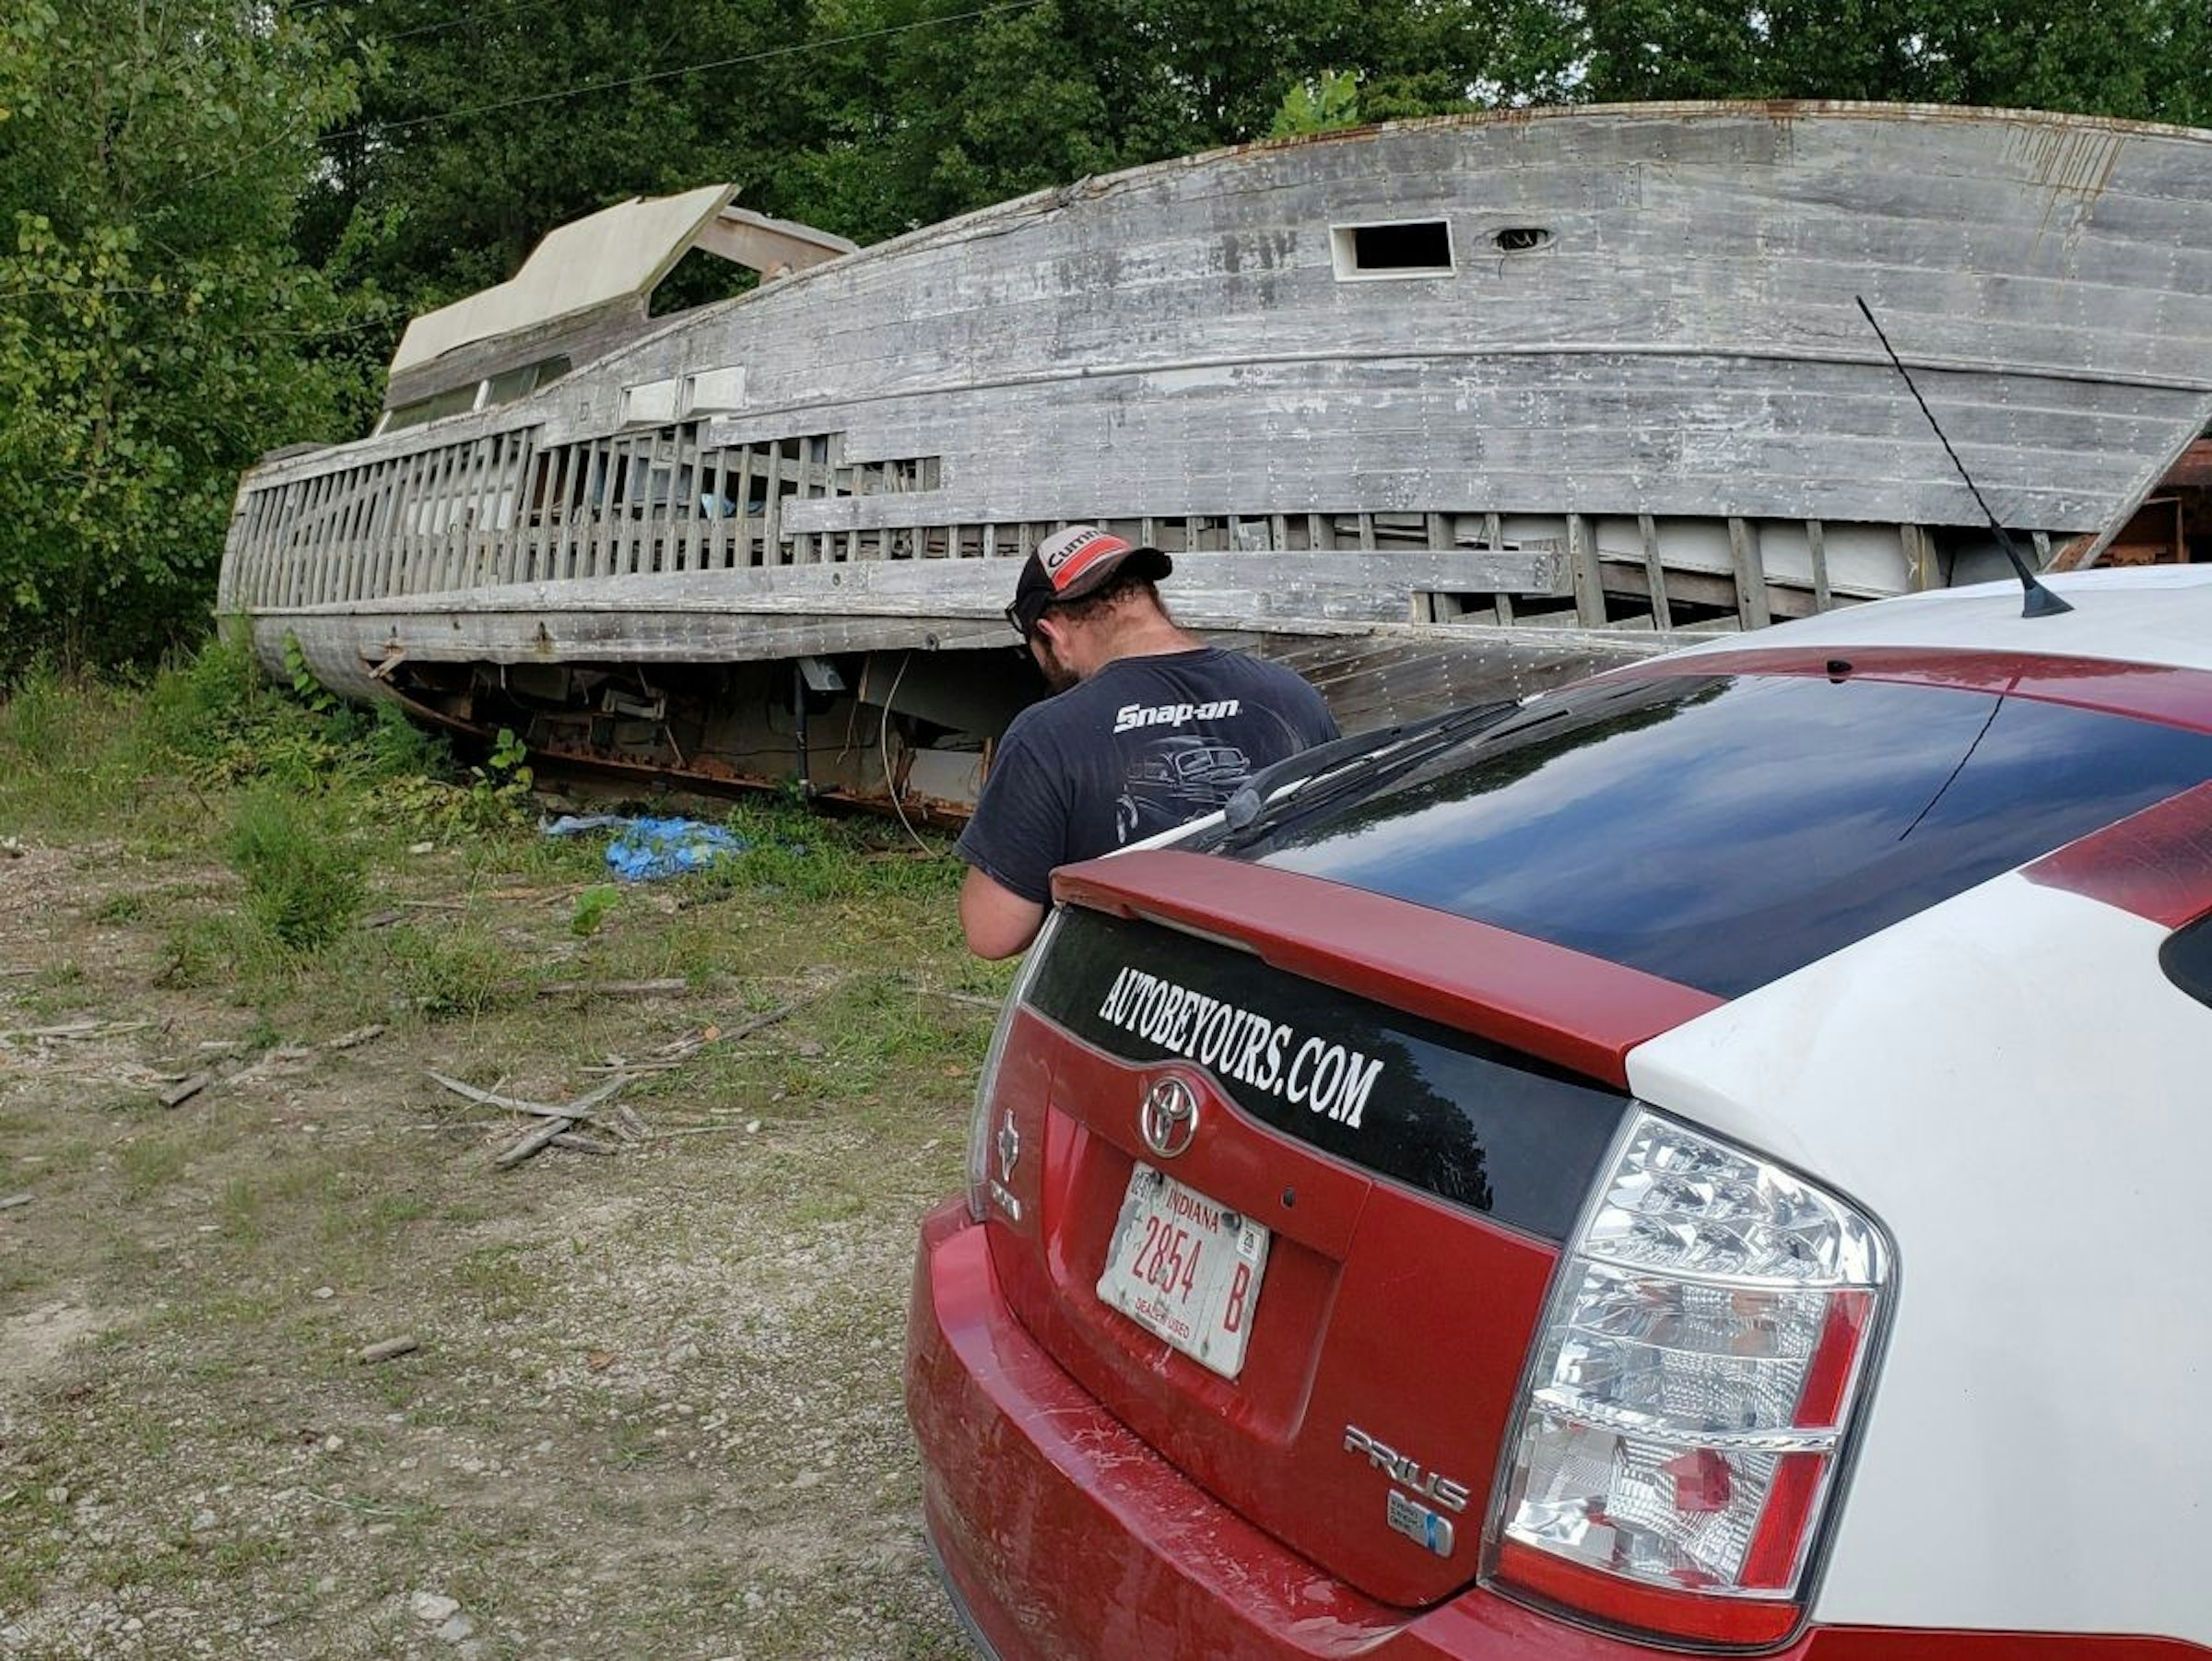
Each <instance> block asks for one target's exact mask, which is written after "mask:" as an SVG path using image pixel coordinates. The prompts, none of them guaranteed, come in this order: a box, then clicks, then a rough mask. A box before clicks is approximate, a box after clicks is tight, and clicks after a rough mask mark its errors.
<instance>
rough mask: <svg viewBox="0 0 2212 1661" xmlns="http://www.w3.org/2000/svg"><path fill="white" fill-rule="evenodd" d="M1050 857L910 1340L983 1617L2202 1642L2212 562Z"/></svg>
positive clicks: (1654, 1636)
mask: <svg viewBox="0 0 2212 1661" xmlns="http://www.w3.org/2000/svg"><path fill="white" fill-rule="evenodd" d="M2059 585H2060V586H2064V587H2065V591H2066V592H2067V594H2068V595H2071V596H2072V597H2073V599H2074V601H2075V610H2074V611H2073V612H2072V613H2070V614H2067V615H2065V616H2063V617H2059V618H2050V619H2044V620H2034V619H2023V618H2021V617H2020V615H2019V612H2020V605H2019V594H2018V589H2017V588H2011V587H2009V586H2007V587H2006V588H2003V589H1992V590H1987V591H1977V590H1957V591H1950V592H1947V593H1945V594H1941V595H1927V596H1922V597H1918V598H1915V599H1913V600H1910V601H1900V602H1889V603H1884V604H1882V605H1877V606H1870V607H1859V608H1856V609H1853V610H1852V611H1849V612H1845V613H1836V614H1830V615H1829V616H1827V617H1824V618H1818V619H1812V620H1809V621H1808V622H1806V623H1803V624H1794V625H1788V626H1784V627H1783V628H1780V629H1776V630H1770V631H1762V632H1761V633H1760V634H1759V635H1758V636H1756V637H1751V638H1747V639H1739V640H1736V641H1734V642H1717V643H1716V644H1715V645H1714V646H1713V647H1712V648H1710V649H1708V648H1703V647H1700V648H1698V649H1696V650H1693V651H1692V652H1689V653H1687V654H1675V655H1673V656H1670V657H1667V658H1663V659H1659V660H1656V661H1655V662H1653V663H1651V664H1647V665H1643V666H1637V667H1636V668H1633V669H1630V670H1627V671H1617V672H1615V673H1613V674H1611V675H1607V676H1603V677H1598V678H1597V679H1595V680H1592V681H1588V682H1585V683H1583V684H1582V685H1580V686H1577V687H1573V688H1570V689H1565V690H1563V691H1560V692H1557V693H1552V694H1547V695H1546V696H1545V697H1543V698H1540V699H1535V700H1532V701H1526V702H1524V703H1521V704H1518V705H1509V706H1501V707H1499V708H1494V709H1488V710H1477V711H1469V712H1462V713H1459V714H1457V715H1455V716H1453V717H1450V718H1446V719H1443V720H1441V721H1440V722H1437V723H1433V724H1426V725H1423V726H1419V727H1415V728H1408V729H1402V730H1400V731H1398V732H1397V733H1396V734H1395V735H1394V736H1391V737H1390V738H1389V739H1387V740H1386V741H1383V742H1380V743H1376V744H1373V745H1371V747H1370V748H1365V749H1362V748H1361V747H1360V746H1359V743H1357V742H1356V741H1347V742H1346V743H1344V744H1343V745H1341V746H1338V747H1327V748H1324V751H1321V752H1314V753H1312V755H1310V756H1309V757H1308V758H1306V759H1305V760H1303V761H1302V762H1300V761H1297V760H1294V761H1293V762H1292V763H1288V764H1286V767H1285V769H1281V770H1271V772H1273V773H1274V774H1275V776H1274V777H1272V778H1263V780H1261V781H1259V783H1261V784H1262V785H1264V786H1265V788H1263V789H1259V790H1254V791H1252V792H1249V793H1247V794H1245V795H1241V796H1240V797H1239V798H1238V799H1236V800H1233V801H1232V802H1231V803H1230V808H1229V811H1228V812H1227V813H1226V814H1225V815H1221V816H1217V817H1216V818H1215V819H1213V820H1211V821H1208V822H1207V823H1206V824H1203V825H1201V826H1198V827H1195V828H1194V829H1193V830H1192V831H1190V832H1189V833H1188V834H1187V835H1186V836H1185V837H1184V838H1182V840H1181V841H1180V842H1178V843H1177V844H1176V845H1174V846H1171V847H1158V848H1151V849H1147V850H1142V851H1133V852H1130V853H1128V854H1121V855H1116V856H1113V857H1110V858H1107V859H1103V860H1099V861H1095V862H1093V863H1091V864H1089V865H1086V866H1076V867H1071V868H1069V869H1067V870H1065V871H1063V872H1062V873H1060V875H1059V878H1058V881H1057V888H1056V897H1057V900H1058V901H1059V903H1058V905H1057V907H1056V909H1055V911H1054V913H1053V916H1052V918H1051V919H1050V920H1049V922H1048V924H1047V926H1046V932H1045V933H1044V934H1043V935H1042V936H1041V937H1040V939H1039V940H1038V942H1037V944H1036V945H1035V946H1034V947H1033V948H1031V950H1030V954H1029V957H1028V959H1027V960H1026V961H1025V963H1024V965H1023V969H1022V972H1021V975H1020V979H1019V982H1018V985H1017V986H1016V988H1015V990H1014V993H1013V995H1012V996H1011V998H1010V999H1009V1000H1008V1003H1007V1005H1006V1011H1005V1014H1004V1015H1003V1016H1002V1018H1001V1019H1000V1022H999V1026H998V1029H997V1031H996V1033H995V1034H994V1038H993V1041H992V1044H991V1049H990V1052H989V1054H988V1057H987V1059H986V1062H985V1065H984V1067H983V1073H982V1080H981V1085H980V1089H979V1091H978V1096H977V1104H976V1116H975V1121H974V1125H973V1127H972V1130H971V1141H970V1191H969V1193H968V1194H966V1195H965V1196H960V1197H959V1198H958V1199H956V1200H954V1201H952V1202H950V1203H948V1204H947V1205H946V1206H944V1207H940V1208H939V1209H938V1210H936V1211H935V1212H934V1213H933V1214H932V1215H931V1216H930V1217H929V1218H928V1219H927V1220H926V1221H925V1223H924V1228H923V1234H922V1249H921V1253H920V1258H919V1262H918V1264H917V1266H916V1271H915V1278H914V1288H913V1300H912V1310H911V1315H910V1326H909V1335H908V1352H907V1378H906V1394H907V1406H908V1412H909V1416H910V1418H911V1420H912V1424H913V1428H914V1431H915V1435H916V1438H917V1440H918V1442H919V1443H920V1446H921V1451H922V1457H923V1467H924V1510H925V1523H926V1526H927V1530H928V1534H929V1538H930V1541H931V1543H932V1546H933V1548H934V1549H935V1552H936V1554H937V1557H938V1560H939V1562H940V1564H941V1566H942V1570H943V1573H944V1578H945V1582H946V1584H947V1589H948V1591H949V1593H950V1595H951V1596H952V1598H953V1599H954V1601H955V1603H956V1604H957V1605H958V1606H959V1608H960V1610H961V1612H962V1614H963V1616H964V1617H965V1619H966V1620H967V1621H968V1623H969V1626H970V1630H971V1633H972V1635H973V1636H974V1637H975V1639H976V1640H977V1642H978V1643H979V1645H980V1646H981V1647H982V1649H983V1650H984V1651H985V1653H987V1654H992V1655H997V1656H1001V1657H1004V1658H1006V1661H1017V1658H1026V1657H1055V1658H1056V1657H1062V1656H1078V1655H1084V1656H1162V1657H1165V1656H1183V1655H1200V1656H1246V1655H1251V1656H1262V1655H1347V1656H1348V1655H1378V1656H1419V1655H1440V1656H1441V1655H1453V1656H1461V1657H1474V1658H1477V1661H1484V1658H1499V1661H1503V1658H1508V1657H1510V1658H1512V1661H1535V1658H1538V1657H1549V1658H1557V1661H1629V1658H1630V1657H1648V1656H1651V1655H1660V1654H1667V1653H1677V1654H1678V1653H1680V1652H1683V1651H1690V1652H1695V1653H1705V1654H1711V1653H1715V1652H1735V1653H1754V1654H1758V1653H1767V1654H1772V1653H1785V1654H1787V1655H1790V1656H1792V1657H1802V1658H1805V1661H1876V1658H1877V1657H1878V1658H1880V1661H2000V1658H2003V1661H2015V1658H2027V1661H2062V1658H2063V1661H2181V1658H2182V1657H2184V1656H2191V1655H2196V1656H2203V1655H2212V1648H2207V1647H2206V1646H2207V1645H2212V1590H2207V1586H2208V1585H2212V1582H2208V1581H2207V1579H2206V1576H2205V1574H2204V1573H2203V1571H2202V1569H2201V1566H2200V1565H2201V1560H2202V1556H2203V1553H2204V1550H2205V1549H2206V1547H2207V1546H2212V1521H2208V1515H2212V1514H2208V1513H2207V1511H2206V1505H2207V1503H2208V1500H2207V1496H2208V1495H2212V1432H2208V1431H2207V1430H2206V1417H2205V1414H2204V1411H2203V1401H2204V1398H2205V1393H2206V1390H2207V1388H2212V1321H2207V1320H2206V1315H2205V1309H2206V1302H2205V1299H2206V1292H2205V1281H2204V1277H2203V1267H2202V1266H2203V1264H2204V1263H2205V1262H2206V1259H2207V1256H2212V1220H2208V1219H2212V1212H2207V1209H2206V1204H2205V1201H2204V1197H2203V1196H2204V1188H2205V1183H2206V1171H2207V1169H2208V1168H2212V1112H2207V1111H2206V1103H2205V1101H2204V1099H2203V1090H2204V1080H2205V1079H2206V1078H2212V1009H2208V1008H2207V1005H2212V855H2208V854H2207V853H2206V850H2207V849H2208V848H2212V571H2205V570H2203V569H2202V568H2195V569H2192V570H2191V571H2187V572H2174V573H2166V574H2160V575H2157V576H2151V575H2137V576H2122V575H2118V574H2115V575H2113V576H2112V577H2109V578H2098V579H2081V580H2077V581H2074V582H2072V583H2061V584H2059Z"/></svg>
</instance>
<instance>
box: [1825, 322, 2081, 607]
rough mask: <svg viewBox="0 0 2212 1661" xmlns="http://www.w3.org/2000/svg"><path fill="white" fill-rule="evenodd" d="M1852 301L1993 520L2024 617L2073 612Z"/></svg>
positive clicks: (1891, 350)
mask: <svg viewBox="0 0 2212 1661" xmlns="http://www.w3.org/2000/svg"><path fill="white" fill-rule="evenodd" d="M1852 298H1853V300H1857V301H1858V302H1859V311H1860V313H1861V314H1862V315H1863V316H1865V319H1866V321H1867V323H1868V324H1871V325H1872V326H1873V329H1874V337H1875V338H1876V339H1877V340H1878V341H1880V342H1881V343H1882V350H1884V351H1885V352H1887V353H1888V354H1889V361H1890V362H1891V363H1893V364H1895V365H1896V366H1897V372H1898V373H1899V374H1900V375H1902V376H1904V382H1905V390H1906V391H1907V392H1909V393H1911V394H1912V402H1914V403H1915V404H1917V405H1919V406H1920V413H1921V414H1922V415H1924V416H1926V417H1927V418H1928V425H1929V426H1930V427H1931V428H1934V429H1935V439H1936V442H1938V443H1940V444H1941V445H1942V446H1943V453H1944V454H1946V455H1947V456H1949V457H1950V458H1951V465H1952V466H1954V467H1956V468H1958V469H1959V477H1960V478H1962V479H1964V480H1965V481H1966V488H1967V489H1970V490H1971V491H1972V492H1973V493H1974V501H1975V502H1976V503H1977V504H1979V505H1980V507H1981V509H1982V512H1983V517H1984V518H1986V519H1987V520H1988V521H1989V528H1990V529H1991V530H1993V531H1994V532H1996V534H1997V546H1998V547H1999V548H2003V549H2004V550H2005V557H2006V559H2007V560H2011V561H2012V569H2013V573H2014V574H2015V575H2016V576H2018V578H2019V580H2020V587H2021V589H2022V590H2023V591H2024V592H2025V593H2026V595H2027V599H2026V601H2025V602H2024V603H2023V604H2022V605H2021V607H2020V615H2021V616H2022V617H2056V616H2057V615H2058V614H2059V613H2060V612H2062V611H2071V610H2073V609H2074V607H2071V606H2069V605H2067V604H2066V603H2065V601H2064V600H2062V599H2060V598H2059V597H2058V596H2057V595H2054V594H2053V593H2052V592H2051V591H2050V589H2048V588H2046V587H2044V586H2043V584H2042V583H2040V582H2039V581H2037V580H2036V575H2035V569H2034V567H2032V566H2030V564H2029V563H2028V561H2027V560H2026V559H2024V558H2023V557H2022V556H2021V553H2020V550H2019V549H2018V548H2017V547H2016V546H2014V543H2013V540H2012V536H2011V534H2010V533H2009V532H2007V531H2006V529H2005V526H2004V524H2003V523H2002V522H2001V521H2000V520H1999V519H1998V518H1997V516H1996V514H1995V513H1994V512H1991V511H1990V506H1989V502H1988V500H1987V499H1986V498H1985V497H1983V494H1982V487H1981V486H1979V485H1977V484H1976V483H1974V477H1973V475H1972V474H1971V473H1969V472H1968V471H1967V470H1966V464H1965V463H1964V462H1962V461H1960V460H1959V452H1957V451H1956V450H1954V449H1952V448H1951V441H1950V440H1949V439H1947V438H1945V437H1944V436H1943V429H1942V428H1941V427H1940V426H1938V425H1937V424H1936V420H1935V411H1934V410H1932V409H1930V408H1929V407H1928V401H1927V399H1925V398H1924V397H1922V396H1921V395H1920V388H1919V387H1917V386H1915V385H1913V384H1912V375H1911V374H1910V373H1909V372H1908V371H1906V369H1905V366H1904V362H1903V360H1902V359H1900V358H1899V357H1898V355H1897V348H1895V347H1893V346H1891V345H1890V344H1889V336H1887V335H1885V334H1883V333H1882V325H1881V324H1879V323H1877V322H1875V316H1874V312H1873V310H1872V309H1871V308H1870V307H1869V306H1868V305H1867V304H1866V299H1865V296H1864V295H1855V294H1854V295H1853V296H1852Z"/></svg>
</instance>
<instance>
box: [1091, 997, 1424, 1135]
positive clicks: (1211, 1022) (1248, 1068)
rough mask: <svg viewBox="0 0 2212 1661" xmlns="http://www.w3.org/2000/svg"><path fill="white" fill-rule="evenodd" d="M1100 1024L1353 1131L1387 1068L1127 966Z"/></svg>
mask: <svg viewBox="0 0 2212 1661" xmlns="http://www.w3.org/2000/svg"><path fill="white" fill-rule="evenodd" d="M1099 1019H1101V1020H1103V1021H1106V1022H1108V1023H1110V1024H1111V1025H1112V1026H1115V1027H1118V1028H1120V1029H1121V1030H1122V1031H1124V1032H1134V1033H1135V1034H1136V1035H1137V1036H1138V1037H1139V1038H1142V1039H1145V1040H1146V1041H1147V1042H1148V1043H1153V1044H1157V1045H1158V1046H1159V1048H1161V1049H1163V1050H1165V1051H1167V1052H1169V1053H1170V1054H1175V1055H1181V1056H1182V1057H1183V1059H1184V1060H1186V1061H1194V1062H1196V1063H1197V1064H1198V1065H1199V1066H1203V1067H1210V1068H1212V1069H1213V1070H1214V1071H1215V1072H1216V1073H1218V1074H1219V1075H1220V1076H1222V1077H1223V1078H1234V1079H1239V1080H1241V1081H1242V1082H1243V1083H1245V1084H1249V1085H1251V1086H1252V1087H1253V1089H1254V1090H1266V1091H1269V1092H1270V1093H1272V1094H1274V1095H1276V1096H1278V1097H1280V1098H1281V1099H1282V1100H1283V1101H1288V1103H1290V1105H1291V1106H1293V1107H1302V1108H1305V1109H1306V1110H1307V1111H1309V1112H1311V1113H1320V1114H1323V1115H1324V1116H1325V1117H1327V1118H1330V1119H1333V1120H1335V1122H1336V1123H1337V1124H1339V1125H1347V1126H1348V1127H1350V1128H1351V1129H1353V1130H1358V1129H1359V1117H1360V1115H1361V1114H1362V1113H1365V1112H1366V1111H1367V1100H1368V1096H1369V1094H1370V1093H1371V1091H1372V1090H1374V1087H1375V1079H1376V1078H1377V1077H1378V1076H1380V1075H1381V1073H1382V1060H1381V1058H1380V1057H1370V1056H1367V1055H1363V1054H1360V1053H1359V1051H1357V1050H1355V1049H1352V1048H1351V1047H1349V1046H1348V1045H1346V1044H1343V1043H1335V1042H1333V1041H1331V1040H1329V1039H1326V1038H1323V1037H1320V1036H1317V1035H1311V1034H1309V1035H1307V1036H1305V1037H1303V1038H1301V1037H1300V1034H1299V1032H1298V1030H1297V1029H1296V1028H1295V1027H1293V1026H1292V1025H1291V1024H1290V1023H1289V1022H1288V1021H1278V1020H1276V1019H1272V1018H1271V1017H1269V1016H1266V1015H1263V1014H1261V1013H1260V1012H1259V1011H1257V1010H1254V1009H1245V1008H1240V1007H1238V1006H1236V1005H1235V1004H1231V1003H1229V1002H1227V1001H1226V1000H1224V999H1221V998H1218V997H1209V996H1207V995H1206V994H1205V993H1203V992H1199V991H1196V990H1194V989H1193V988H1191V987H1189V986H1182V985H1178V984H1176V983H1174V982H1173V981H1169V980H1163V979H1161V978H1160V977H1159V975H1156V974H1148V973H1147V972H1145V971H1143V970H1141V969H1133V968H1131V967H1129V966H1128V965H1126V964H1124V965H1123V966H1122V969H1121V972H1120V973H1118V974H1117V975H1115V976H1114V981H1113V987H1112V990H1111V991H1110V992H1108V993H1107V995H1106V1001H1105V1002H1104V1003H1103V1004H1101V1005H1100V1007H1099Z"/></svg>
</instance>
